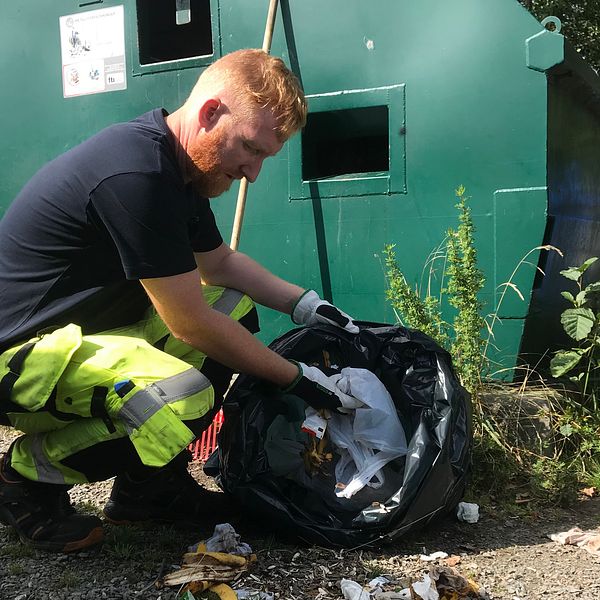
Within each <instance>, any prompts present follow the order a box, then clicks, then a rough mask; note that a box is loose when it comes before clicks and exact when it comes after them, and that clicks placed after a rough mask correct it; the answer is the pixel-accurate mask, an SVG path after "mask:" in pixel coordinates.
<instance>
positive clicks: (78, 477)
mask: <svg viewBox="0 0 600 600" xmlns="http://www.w3.org/2000/svg"><path fill="white" fill-rule="evenodd" d="M203 292H204V296H205V299H206V301H207V302H208V303H209V304H210V305H211V306H212V307H213V308H215V309H216V310H219V311H220V312H223V313H225V314H229V315H230V316H231V317H232V318H233V319H235V320H239V319H241V318H242V317H244V316H245V315H246V314H248V313H249V312H250V311H251V310H252V309H253V308H254V304H253V303H252V301H251V300H250V298H248V297H247V296H245V295H244V294H242V293H241V292H238V291H236V290H231V289H224V288H218V287H209V286H203ZM66 329H69V331H68V332H66V333H65V332H64V331H63V330H66ZM77 331H79V338H78V339H75V338H77V335H76V334H77ZM57 334H58V335H57ZM48 336H57V341H58V342H64V340H65V339H67V340H69V341H70V343H69V344H67V343H63V347H60V344H58V346H56V345H54V346H53V344H52V343H51V340H48V339H46V338H47V336H43V337H42V338H41V339H40V341H39V342H38V343H37V344H36V346H35V347H34V349H33V350H32V351H31V353H30V354H29V355H28V356H27V358H26V359H25V362H24V367H23V371H22V374H21V376H20V377H19V381H17V383H16V384H15V386H14V389H13V394H12V398H11V400H12V402H13V403H14V405H18V406H21V407H22V408H23V411H22V412H21V411H17V410H15V411H14V412H7V413H6V414H7V416H8V419H9V420H10V422H11V424H12V425H13V426H14V427H15V428H17V429H19V430H21V431H23V432H25V433H26V434H28V435H24V436H22V437H21V438H19V439H18V440H16V442H15V444H14V445H13V447H12V452H11V465H12V466H13V468H14V469H15V470H17V471H18V472H19V473H21V474H22V475H23V476H25V477H27V478H28V479H31V480H36V481H44V482H48V483H67V484H73V483H84V482H86V481H87V478H86V477H85V475H84V474H83V473H80V472H79V471H76V470H73V469H70V468H68V467H66V466H65V465H63V464H61V460H63V459H64V458H66V457H68V456H71V455H72V454H74V453H76V452H78V451H81V450H83V449H86V448H89V447H91V446H93V445H95V444H98V443H100V442H104V441H107V440H111V439H115V438H120V437H125V436H129V439H130V440H131V442H132V444H133V445H134V447H135V450H136V452H137V454H138V455H139V457H140V460H141V461H142V463H143V464H145V465H148V466H158V467H159V466H163V465H165V464H166V463H168V462H169V461H170V460H171V459H172V458H173V457H174V456H176V455H177V454H178V453H179V452H181V451H182V450H183V449H184V448H186V446H187V445H188V444H189V443H190V442H191V441H192V440H193V439H194V434H193V433H192V431H191V430H190V429H189V428H188V427H187V426H186V425H185V423H184V421H186V420H195V419H198V418H200V417H202V416H203V415H205V414H206V413H207V412H208V411H210V409H211V408H212V406H213V402H214V390H213V387H212V385H211V382H210V381H209V380H208V379H207V378H206V377H205V376H204V375H203V374H202V373H201V372H200V371H199V369H200V367H201V366H202V364H203V362H204V360H205V358H206V356H205V355H204V354H203V353H201V352H200V351H198V350H196V349H194V348H192V347H191V346H188V345H187V344H184V343H182V342H180V341H178V340H177V339H176V338H174V337H173V336H171V335H170V334H169V331H168V329H167V327H166V326H165V324H164V323H163V322H162V320H161V319H160V317H158V315H157V314H156V312H155V311H154V310H153V309H152V308H150V309H148V311H147V313H146V315H145V316H144V319H142V320H141V321H139V322H137V323H135V324H133V325H131V326H129V327H122V328H118V329H113V330H110V331H107V332H102V333H100V334H97V335H90V336H83V337H82V336H81V333H80V330H79V328H78V327H76V326H74V325H69V326H67V328H62V329H61V330H58V331H57V332H53V333H52V334H48ZM161 340H162V342H163V343H162V344H161V346H162V347H163V349H164V351H163V350H159V349H157V348H155V347H154V346H153V344H155V343H157V342H159V341H161ZM42 342H43V343H42ZM38 347H39V350H38ZM16 349H18V348H14V349H13V348H11V349H10V350H8V351H6V353H4V354H3V355H2V356H0V368H2V366H4V365H5V364H6V362H7V361H8V359H9V358H10V357H11V356H12V355H14V351H15V350H16ZM61 352H63V354H66V356H67V360H66V364H64V363H65V360H62V359H59V358H55V359H54V360H50V361H49V362H50V364H52V365H53V366H54V368H55V370H57V369H60V372H58V373H55V372H52V373H48V371H47V370H45V369H44V365H45V364H46V362H45V359H46V358H47V357H48V356H49V355H50V356H52V357H54V355H58V354H60V353H61ZM5 354H6V355H7V356H6V357H5ZM63 358H64V357H63ZM0 375H1V373H0ZM27 384H30V385H27ZM40 394H42V395H44V394H45V396H44V397H43V398H42V400H40ZM98 399H99V400H98ZM40 404H41V406H40ZM34 406H35V408H34ZM30 411H31V412H30Z"/></svg>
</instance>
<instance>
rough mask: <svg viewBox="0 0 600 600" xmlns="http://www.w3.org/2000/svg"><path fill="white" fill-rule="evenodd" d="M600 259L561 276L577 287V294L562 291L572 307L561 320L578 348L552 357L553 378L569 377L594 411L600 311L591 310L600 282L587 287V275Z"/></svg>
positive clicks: (599, 356)
mask: <svg viewBox="0 0 600 600" xmlns="http://www.w3.org/2000/svg"><path fill="white" fill-rule="evenodd" d="M597 260H598V258H597V257H592V258H589V259H588V260H586V261H585V262H584V263H583V264H582V265H580V266H579V267H569V268H568V269H565V270H564V271H561V272H560V273H561V275H562V276H563V277H566V278H567V279H569V280H571V281H574V282H575V283H576V284H577V293H576V294H575V295H573V293H571V292H569V291H564V292H562V293H561V294H562V296H563V298H566V299H567V300H568V301H569V302H570V303H571V304H572V308H567V309H566V310H565V311H564V312H563V313H562V315H561V318H560V321H561V323H562V326H563V329H564V330H565V332H566V334H567V335H568V336H569V337H570V338H571V339H572V340H574V341H575V342H577V346H575V347H573V348H570V349H566V350H559V351H558V352H556V354H555V355H554V356H553V357H552V361H551V362H550V370H551V373H552V376H553V377H556V378H559V377H564V376H568V378H569V380H570V381H571V382H573V383H575V384H576V385H577V386H578V387H579V390H580V392H581V396H582V399H583V401H584V403H587V402H588V401H589V400H591V403H592V408H593V410H596V408H597V391H598V390H597V383H598V372H599V370H600V312H597V313H595V312H594V311H593V310H592V308H591V302H592V298H593V296H594V295H595V294H597V293H598V292H600V281H594V282H592V283H589V284H588V285H584V283H583V278H584V274H585V272H586V271H587V270H588V269H589V267H590V266H591V265H593V264H594V263H595V262H596V261H597Z"/></svg>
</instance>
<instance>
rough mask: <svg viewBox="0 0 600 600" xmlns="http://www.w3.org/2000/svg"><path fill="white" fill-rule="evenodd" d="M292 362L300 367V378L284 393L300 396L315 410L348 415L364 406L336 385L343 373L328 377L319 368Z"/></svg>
mask: <svg viewBox="0 0 600 600" xmlns="http://www.w3.org/2000/svg"><path fill="white" fill-rule="evenodd" d="M290 362H293V363H294V364H295V365H296V366H297V367H298V377H296V379H295V380H294V381H293V382H292V384H291V385H290V386H289V387H287V388H286V389H285V390H283V391H284V392H286V393H290V394H294V395H295V396H298V397H299V398H301V399H302V400H304V402H306V404H308V405H309V406H312V407H313V408H314V409H315V410H320V409H323V408H325V409H327V410H331V411H334V412H338V413H348V412H350V411H351V410H355V409H357V408H359V407H360V406H363V403H362V402H361V401H360V400H358V398H355V397H354V396H351V395H349V394H346V393H344V392H342V390H341V389H340V388H339V387H338V386H337V385H336V382H337V381H339V380H340V379H341V377H342V374H341V373H336V374H335V375H333V376H331V377H328V376H327V375H326V374H325V373H323V371H321V370H320V369H318V368H317V367H309V366H308V365H305V364H304V363H301V362H296V361H295V360H292V361H290Z"/></svg>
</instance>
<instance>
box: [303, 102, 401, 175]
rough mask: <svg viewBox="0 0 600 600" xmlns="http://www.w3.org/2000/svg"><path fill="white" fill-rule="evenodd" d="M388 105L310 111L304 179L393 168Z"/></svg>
mask: <svg viewBox="0 0 600 600" xmlns="http://www.w3.org/2000/svg"><path fill="white" fill-rule="evenodd" d="M388 120H389V116H388V107H387V106H368V107H361V108H349V109H343V110H333V111H323V112H314V113H309V115H308V119H307V123H306V127H305V129H304V131H303V133H302V179H303V180H304V181H310V180H315V179H325V178H331V177H339V176H343V175H350V174H352V175H357V174H363V173H373V172H377V173H381V172H382V171H384V172H385V171H389V168H390V167H389V164H390V152H389V147H390V144H389V124H388Z"/></svg>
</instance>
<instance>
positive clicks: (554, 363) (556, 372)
mask: <svg viewBox="0 0 600 600" xmlns="http://www.w3.org/2000/svg"><path fill="white" fill-rule="evenodd" d="M580 360H581V354H580V353H579V352H577V351H576V350H559V351H558V352H557V353H556V354H555V355H554V356H553V357H552V360H551V361H550V372H551V373H552V377H562V376H563V375H565V374H566V373H568V372H569V371H570V370H571V369H572V368H573V367H576V366H577V363H579V361H580Z"/></svg>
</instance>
